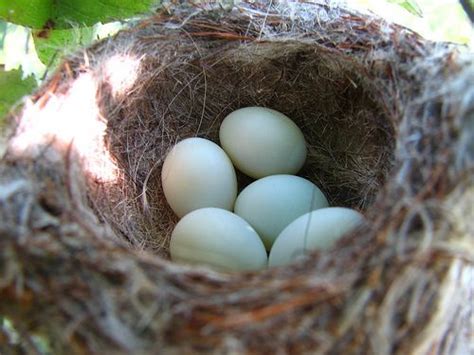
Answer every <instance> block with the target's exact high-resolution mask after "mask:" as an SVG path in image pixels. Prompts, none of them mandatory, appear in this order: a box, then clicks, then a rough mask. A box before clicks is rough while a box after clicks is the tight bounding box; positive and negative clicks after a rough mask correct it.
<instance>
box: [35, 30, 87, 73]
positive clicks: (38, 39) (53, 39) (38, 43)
mask: <svg viewBox="0 0 474 355" xmlns="http://www.w3.org/2000/svg"><path fill="white" fill-rule="evenodd" d="M41 33H42V32H41V31H34V32H33V38H34V41H35V47H36V52H37V53H38V57H39V59H40V60H41V61H42V62H43V63H45V64H46V65H51V66H53V67H54V66H55V65H56V64H57V62H58V61H59V60H60V59H61V57H62V55H63V54H64V53H65V52H67V51H69V50H71V51H72V50H76V49H77V48H79V47H83V46H87V45H89V44H90V43H92V41H93V39H94V29H93V28H92V27H80V28H78V27H76V28H72V29H67V30H51V31H49V32H48V36H47V37H46V36H42V35H41Z"/></svg>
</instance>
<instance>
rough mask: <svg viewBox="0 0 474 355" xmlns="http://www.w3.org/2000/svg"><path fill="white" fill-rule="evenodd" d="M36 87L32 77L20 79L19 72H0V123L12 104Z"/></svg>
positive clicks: (20, 73)
mask: <svg viewBox="0 0 474 355" xmlns="http://www.w3.org/2000/svg"><path fill="white" fill-rule="evenodd" d="M35 87H36V81H35V79H34V78H33V77H32V76H29V77H28V78H25V79H22V71H21V70H10V71H0V123H1V118H3V116H5V114H7V113H8V111H9V110H10V108H11V107H12V105H13V104H15V103H16V102H18V101H19V100H20V99H21V98H22V97H23V96H25V95H28V94H29V93H31V91H32V90H33V89H34V88H35Z"/></svg>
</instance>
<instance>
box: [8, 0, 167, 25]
mask: <svg viewBox="0 0 474 355" xmlns="http://www.w3.org/2000/svg"><path fill="white" fill-rule="evenodd" d="M158 4H159V1H157V0H139V1H137V0H100V1H97V0H80V1H78V0H15V1H11V0H0V18H2V19H4V20H5V21H8V22H12V23H15V24H17V25H22V26H25V27H30V28H34V29H43V30H47V29H55V28H59V29H65V28H70V27H71V25H74V24H78V25H81V26H92V25H94V24H95V23H97V22H109V21H114V20H117V19H124V18H128V17H131V16H135V15H137V14H139V13H145V12H148V11H149V10H150V9H151V8H152V6H156V5H158Z"/></svg>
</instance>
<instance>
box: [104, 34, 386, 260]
mask: <svg viewBox="0 0 474 355" xmlns="http://www.w3.org/2000/svg"><path fill="white" fill-rule="evenodd" d="M192 45H193V47H191V48H189V52H188V51H187V49H186V48H184V44H181V45H180V50H181V51H183V52H185V53H189V54H190V56H189V57H188V58H187V59H186V63H185V64H183V63H181V62H179V61H178V62H177V63H171V64H169V65H167V67H166V68H165V69H161V68H160V69H158V70H157V69H156V68H157V67H159V66H158V65H157V63H156V62H155V61H156V58H158V57H152V58H151V59H148V61H147V63H145V64H144V68H143V69H142V71H141V72H140V74H138V77H139V78H140V81H141V82H142V83H141V84H138V85H137V87H135V88H134V93H133V94H132V96H133V98H132V99H131V100H130V104H126V105H122V106H120V110H118V109H117V104H116V102H114V101H113V100H110V98H109V97H108V98H107V99H106V100H105V101H106V102H107V106H106V107H107V108H108V109H109V110H108V111H106V113H105V114H104V115H105V116H106V117H109V121H108V135H107V137H109V139H108V144H109V147H110V150H111V152H112V154H113V156H114V157H115V158H116V159H117V161H118V164H119V166H120V167H121V169H123V170H124V171H127V172H128V174H129V175H130V176H131V180H132V181H131V182H132V184H133V185H134V186H135V188H136V189H137V190H138V191H140V192H141V191H146V194H147V200H146V201H147V205H146V206H144V208H145V209H146V210H147V211H148V214H147V216H145V219H142V220H140V221H139V222H138V224H140V225H141V227H142V228H143V227H144V228H145V229H144V230H143V231H142V232H138V231H137V230H135V231H133V232H134V233H131V231H127V230H124V231H123V233H124V234H126V235H130V234H131V235H134V238H136V239H138V240H139V241H147V242H148V241H149V242H150V243H152V244H153V245H157V246H158V248H163V250H164V251H166V248H167V244H168V242H167V241H166V242H162V241H161V240H160V239H165V240H167V239H168V237H169V235H170V227H172V225H170V224H169V223H168V221H170V220H171V221H173V222H175V221H176V218H174V217H172V216H173V213H172V211H171V210H170V208H169V207H168V205H167V203H166V200H165V198H164V195H163V192H162V189H161V183H160V181H159V177H160V170H161V163H162V159H163V157H164V156H166V153H167V152H168V151H169V149H170V148H171V147H172V146H173V145H174V144H175V143H176V142H177V141H179V140H182V139H184V138H187V137H193V136H199V137H204V138H208V139H211V140H213V141H215V142H217V143H218V138H217V137H218V130H219V126H220V123H221V122H222V120H223V119H224V118H225V116H226V115H227V114H229V113H230V112H232V111H233V110H235V109H237V108H241V107H246V106H263V107H270V108H273V109H276V110H278V111H280V112H283V113H285V114H287V115H288V116H289V117H291V118H292V119H293V120H294V121H295V122H296V124H297V125H298V126H299V127H300V128H301V129H302V131H303V132H304V134H305V138H306V141H307V142H308V148H309V154H308V159H307V162H306V164H305V166H304V167H303V169H302V171H301V172H300V175H301V176H303V177H306V178H308V179H310V180H312V181H313V182H315V183H316V184H317V185H318V186H320V187H321V188H322V190H323V191H324V192H325V193H326V194H327V196H328V197H329V200H330V202H331V204H332V205H339V206H350V207H355V208H365V207H367V206H369V205H370V204H371V203H372V202H373V200H374V199H375V195H376V192H377V191H378V189H379V188H380V187H381V186H382V185H383V182H384V179H385V177H386V176H387V175H388V172H389V170H390V168H391V164H392V160H391V157H392V153H393V149H394V130H393V127H392V125H391V122H390V120H389V119H388V118H387V112H386V110H385V109H384V108H383V106H381V105H380V104H379V103H377V102H376V101H375V100H374V98H373V96H375V95H374V94H375V93H370V91H369V90H368V89H366V86H368V85H367V84H366V82H367V79H365V82H364V79H363V77H362V76H361V75H360V73H358V72H357V69H358V68H357V67H356V68H352V66H351V63H350V62H346V63H344V62H342V63H341V60H337V59H336V58H331V55H327V54H324V53H322V54H320V53H318V51H317V50H315V49H314V48H313V47H311V46H308V45H305V44H298V43H292V42H291V41H289V42H283V43H277V44H275V43H272V42H269V43H265V42H262V43H249V44H243V45H238V46H236V45H235V44H233V45H228V46H225V47H228V48H225V47H224V48H221V47H219V48H218V50H217V51H216V50H212V49H211V50H210V51H209V50H207V48H204V49H203V50H202V51H199V50H196V49H195V48H194V46H198V45H199V44H198V42H196V40H195V41H194V43H192ZM156 50H157V51H159V50H160V48H156ZM204 50H206V54H205V57H199V52H203V51H204ZM147 53H148V55H150V52H147ZM196 53H197V54H196ZM196 56H197V58H194V57H196ZM163 103H166V104H163ZM104 106H105V105H104ZM112 112H113V114H112ZM133 117H140V124H141V125H142V126H141V127H140V129H137V126H136V121H137V120H136V119H133ZM150 142H157V143H158V145H157V144H153V143H150ZM242 144H245V142H242ZM147 145H148V146H147ZM145 146H147V147H146V149H143V147H145ZM145 181H146V183H145ZM239 181H240V186H241V187H243V186H245V184H246V183H248V182H250V181H251V180H250V179H249V178H247V177H245V176H243V175H240V176H239ZM109 205H110V204H109ZM142 208H143V206H142ZM127 217H128V216H124V218H127ZM163 221H166V222H163ZM128 226H130V224H128ZM157 227H158V229H157ZM137 232H138V233H137ZM139 233H140V234H142V235H140V234H139ZM155 249H156V248H155ZM157 251H158V252H160V250H159V249H158V250H157Z"/></svg>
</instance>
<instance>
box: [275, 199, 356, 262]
mask: <svg viewBox="0 0 474 355" xmlns="http://www.w3.org/2000/svg"><path fill="white" fill-rule="evenodd" d="M364 220H365V219H364V217H363V216H362V215H361V214H360V213H359V212H357V211H354V210H352V209H350V208H343V207H328V208H322V209H319V210H316V211H313V212H310V213H307V214H305V215H303V216H301V217H299V218H298V219H296V220H295V221H294V222H292V223H291V224H290V225H288V226H287V227H286V228H285V229H284V230H283V231H282V232H281V233H280V235H279V236H278V237H277V239H276V240H275V243H274V244H273V247H272V250H271V251H270V257H269V266H279V265H287V264H290V263H292V262H294V261H296V260H297V259H298V258H300V257H301V256H303V255H305V254H307V253H308V252H309V251H311V250H327V249H329V248H331V247H332V246H333V245H334V244H335V243H336V241H337V240H338V239H340V238H341V237H342V236H344V235H345V234H347V233H348V232H350V231H351V230H353V229H355V228H356V227H358V226H359V225H361V224H362V223H363V222H364Z"/></svg>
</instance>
